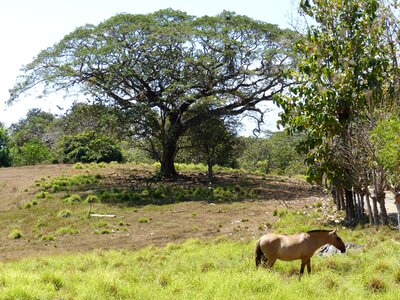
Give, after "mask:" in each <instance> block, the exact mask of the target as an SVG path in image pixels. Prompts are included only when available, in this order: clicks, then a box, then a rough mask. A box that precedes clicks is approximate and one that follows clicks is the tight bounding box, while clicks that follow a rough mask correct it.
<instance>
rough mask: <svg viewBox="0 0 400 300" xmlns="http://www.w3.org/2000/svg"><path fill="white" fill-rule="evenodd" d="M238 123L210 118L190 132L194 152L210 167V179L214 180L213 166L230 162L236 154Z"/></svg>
mask: <svg viewBox="0 0 400 300" xmlns="http://www.w3.org/2000/svg"><path fill="white" fill-rule="evenodd" d="M237 125H238V124H237V122H235V121H233V120H229V121H227V122H225V121H224V120H223V119H221V118H216V117H214V118H210V119H209V120H208V121H207V122H206V123H200V124H199V125H197V126H196V127H193V128H191V130H190V131H189V141H190V143H191V146H192V151H193V152H194V153H196V154H197V155H198V156H199V157H200V160H202V161H204V162H205V163H206V164H207V166H208V177H209V178H210V179H212V178H213V166H214V165H215V164H216V163H217V162H223V161H225V162H226V161H228V160H229V158H230V157H232V155H233V154H234V150H235V143H236V136H237V132H236V128H237Z"/></svg>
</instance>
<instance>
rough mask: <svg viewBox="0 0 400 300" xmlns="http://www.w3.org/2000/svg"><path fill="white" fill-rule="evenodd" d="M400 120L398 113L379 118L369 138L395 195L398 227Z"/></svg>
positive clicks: (399, 206) (399, 204)
mask: <svg viewBox="0 0 400 300" xmlns="http://www.w3.org/2000/svg"><path fill="white" fill-rule="evenodd" d="M399 132H400V121H399V115H398V114H396V113H395V114H392V115H390V116H389V117H386V118H384V119H382V120H380V121H379V122H378V124H377V126H376V127H375V129H374V130H373V131H372V132H371V140H372V143H373V144H374V146H375V148H376V149H377V155H376V157H377V163H378V164H380V165H381V166H383V169H384V171H385V177H386V182H387V183H388V184H389V186H390V188H391V190H392V192H393V193H394V195H395V203H396V207H397V214H398V228H399V229H400V199H399V198H400V135H399Z"/></svg>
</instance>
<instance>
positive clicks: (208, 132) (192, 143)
mask: <svg viewBox="0 0 400 300" xmlns="http://www.w3.org/2000/svg"><path fill="white" fill-rule="evenodd" d="M124 118H127V116H123V115H122V114H121V112H118V111H116V110H114V109H112V108H110V107H107V106H102V105H96V104H94V105H91V104H84V103H77V104H75V105H74V106H73V107H72V108H71V109H70V110H69V111H68V112H67V113H66V114H65V115H63V116H54V115H53V114H51V113H47V112H43V111H41V110H39V109H32V110H30V111H29V112H28V114H27V115H26V117H25V118H24V119H21V120H20V121H19V122H18V123H15V124H12V125H11V126H10V127H9V128H5V127H4V126H1V127H0V166H2V167H8V166H22V165H34V164H42V163H77V162H83V163H91V162H111V161H116V162H135V163H143V162H148V163H153V162H156V161H157V151H154V152H153V151H152V148H151V144H150V143H148V144H147V145H146V140H142V141H140V140H137V139H136V137H135V136H134V135H131V134H130V133H129V131H128V130H127V129H126V128H127V125H126V123H124V122H127V121H126V120H124ZM237 128H240V126H239V124H238V122H237V121H236V120H234V119H228V120H227V119H225V120H224V119H212V120H210V121H209V122H208V123H207V125H206V126H205V125H204V124H200V125H199V126H196V127H193V130H191V131H188V133H187V134H186V135H185V136H184V137H183V138H182V139H181V141H180V143H179V152H178V155H177V158H176V161H177V162H179V163H203V164H205V165H206V166H208V173H209V176H210V177H212V175H213V169H212V168H213V166H215V165H218V166H223V167H229V168H242V169H245V170H249V171H253V172H260V173H262V174H279V175H299V174H300V175H301V174H305V166H304V164H303V163H302V162H303V159H304V157H302V156H299V155H298V154H297V152H296V146H297V144H298V141H299V140H300V137H299V136H298V137H291V136H288V135H286V134H285V133H283V132H275V133H272V132H271V133H268V134H266V135H265V136H264V137H262V138H261V137H259V138H256V137H244V136H239V135H238V132H237Z"/></svg>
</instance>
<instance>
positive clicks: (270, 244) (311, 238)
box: [256, 229, 346, 274]
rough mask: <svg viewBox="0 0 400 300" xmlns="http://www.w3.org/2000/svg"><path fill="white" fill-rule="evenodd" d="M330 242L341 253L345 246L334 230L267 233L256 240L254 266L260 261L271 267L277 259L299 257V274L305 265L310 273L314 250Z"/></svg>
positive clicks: (288, 259)
mask: <svg viewBox="0 0 400 300" xmlns="http://www.w3.org/2000/svg"><path fill="white" fill-rule="evenodd" d="M326 244H331V245H333V246H335V247H336V248H338V249H339V250H340V251H341V252H342V253H344V252H346V247H345V245H344V243H343V241H342V239H341V238H340V237H339V236H338V235H337V234H336V229H335V230H311V231H308V232H306V233H298V234H293V235H284V234H267V235H264V236H262V237H261V238H260V239H259V240H258V241H257V246H256V266H257V267H258V266H259V265H260V262H261V261H262V264H263V266H265V265H268V267H270V268H272V267H273V265H274V264H275V261H276V260H277V259H280V260H285V261H290V260H295V259H301V268H300V274H303V273H304V267H305V265H307V271H308V273H311V265H310V259H311V256H313V255H314V252H315V251H316V250H317V249H318V248H320V247H321V246H323V245H326Z"/></svg>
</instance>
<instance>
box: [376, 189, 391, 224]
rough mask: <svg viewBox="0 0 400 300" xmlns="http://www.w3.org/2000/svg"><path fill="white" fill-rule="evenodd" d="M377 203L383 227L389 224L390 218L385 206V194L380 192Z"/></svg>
mask: <svg viewBox="0 0 400 300" xmlns="http://www.w3.org/2000/svg"><path fill="white" fill-rule="evenodd" d="M377 201H378V203H379V208H380V211H381V222H382V225H388V224H389V218H388V215H387V211H386V205H385V192H380V193H379V194H378V195H377Z"/></svg>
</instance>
